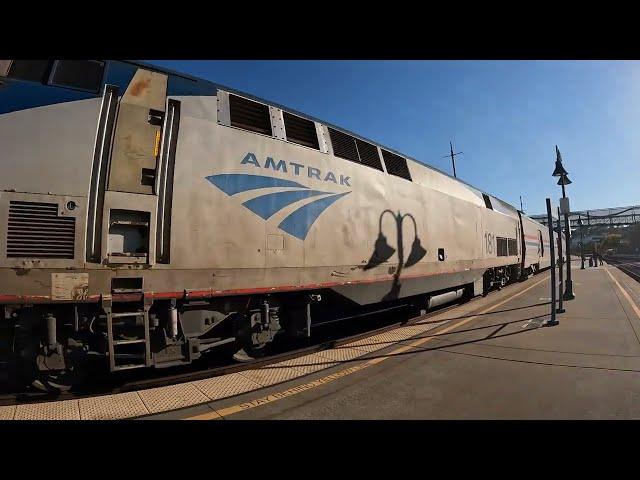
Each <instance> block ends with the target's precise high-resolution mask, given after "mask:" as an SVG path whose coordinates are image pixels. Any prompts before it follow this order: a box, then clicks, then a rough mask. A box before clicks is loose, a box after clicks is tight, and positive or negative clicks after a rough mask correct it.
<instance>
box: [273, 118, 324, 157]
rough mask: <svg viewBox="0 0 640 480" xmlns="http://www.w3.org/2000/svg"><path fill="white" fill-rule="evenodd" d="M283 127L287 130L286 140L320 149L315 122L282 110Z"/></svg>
mask: <svg viewBox="0 0 640 480" xmlns="http://www.w3.org/2000/svg"><path fill="white" fill-rule="evenodd" d="M282 116H283V117H284V128H285V130H286V132H287V140H288V141H290V142H293V143H297V144H298V145H304V146H305V147H311V148H315V149H316V150H319V149H320V146H319V144H318V133H317V132H316V124H315V123H313V122H312V121H311V120H307V119H306V118H302V117H298V116H297V115H292V114H290V113H288V112H282Z"/></svg>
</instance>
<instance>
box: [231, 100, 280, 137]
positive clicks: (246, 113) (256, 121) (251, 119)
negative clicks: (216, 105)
mask: <svg viewBox="0 0 640 480" xmlns="http://www.w3.org/2000/svg"><path fill="white" fill-rule="evenodd" d="M229 114H230V116H231V126H232V127H238V128H242V129H244V130H249V131H251V132H257V133H264V134H265V135H272V132H271V117H270V115H269V107H267V106H266V105H264V104H262V103H258V102H254V101H252V100H247V99H246V98H242V97H238V96H237V95H229Z"/></svg>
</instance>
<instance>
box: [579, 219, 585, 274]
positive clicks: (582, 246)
mask: <svg viewBox="0 0 640 480" xmlns="http://www.w3.org/2000/svg"><path fill="white" fill-rule="evenodd" d="M578 227H579V228H580V262H581V263H580V270H584V241H583V239H582V217H581V216H580V214H578Z"/></svg>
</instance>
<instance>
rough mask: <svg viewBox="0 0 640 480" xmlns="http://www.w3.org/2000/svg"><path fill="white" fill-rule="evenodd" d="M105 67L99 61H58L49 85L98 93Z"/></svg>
mask: <svg viewBox="0 0 640 480" xmlns="http://www.w3.org/2000/svg"><path fill="white" fill-rule="evenodd" d="M104 65H105V63H104V62H101V61H98V60H58V61H56V63H55V65H54V66H53V70H52V72H51V78H50V80H49V84H50V85H56V86H58V87H67V88H74V89H76V90H85V91H87V92H96V93H97V92H98V91H99V90H100V85H101V84H102V74H103V73H104Z"/></svg>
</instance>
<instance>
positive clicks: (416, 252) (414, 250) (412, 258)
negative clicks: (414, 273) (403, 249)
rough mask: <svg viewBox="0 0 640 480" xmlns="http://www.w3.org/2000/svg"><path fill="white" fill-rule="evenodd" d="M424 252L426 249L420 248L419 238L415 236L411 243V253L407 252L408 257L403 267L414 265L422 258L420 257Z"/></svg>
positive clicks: (425, 252)
mask: <svg viewBox="0 0 640 480" xmlns="http://www.w3.org/2000/svg"><path fill="white" fill-rule="evenodd" d="M426 254H427V251H426V250H425V249H424V248H422V245H420V239H419V238H416V239H415V240H414V241H413V244H412V245H411V253H409V258H407V261H406V262H405V264H404V267H411V266H413V265H415V264H416V263H418V262H419V261H420V260H422V257H424V256H425V255H426Z"/></svg>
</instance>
